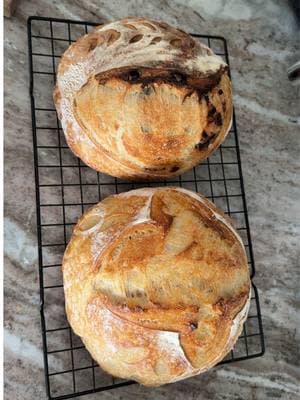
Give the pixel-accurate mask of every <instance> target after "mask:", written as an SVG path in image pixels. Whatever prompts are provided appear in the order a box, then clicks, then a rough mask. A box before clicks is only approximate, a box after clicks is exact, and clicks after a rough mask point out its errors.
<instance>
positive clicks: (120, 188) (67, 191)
mask: <svg viewBox="0 0 300 400" xmlns="http://www.w3.org/2000/svg"><path fill="white" fill-rule="evenodd" d="M95 25H96V24H93V23H89V22H79V21H70V20H62V19H54V18H44V17H30V18H29V19H28V43H29V67H30V97H31V111H32V129H33V144H34V166H35V180H36V203H37V228H38V250H39V277H40V298H41V322H42V335H43V350H44V362H45V378H46V389H47V394H48V396H49V398H51V399H68V398H72V397H76V396H79V395H83V394H88V393H93V392H98V391H103V390H110V389H113V388H117V387H120V386H124V385H129V384H132V383H133V382H131V381H124V380H121V379H115V378H113V377H111V376H110V375H107V374H106V373H105V372H103V371H102V370H101V369H100V368H99V367H98V366H97V365H96V364H95V362H94V361H93V360H92V359H91V357H90V356H89V354H88V352H87V351H86V350H85V347H84V345H83V344H82V342H81V340H80V338H79V337H77V336H76V335H75V334H74V333H73V332H72V330H71V328H70V327H69V325H68V322H67V319H66V315H65V310H64V296H63V287H62V275H61V260H62V255H63V252H64V249H65V247H66V244H67V242H68V240H69V238H70V235H71V232H72V228H73V226H74V225H75V223H76V221H77V219H78V217H79V216H80V215H81V214H82V213H83V212H84V211H85V209H86V208H88V207H90V206H91V205H92V204H95V203H97V202H98V201H100V200H101V199H103V198H104V197H106V196H107V195H110V194H114V193H120V192H124V191H127V190H130V189H133V188H137V187H143V186H162V185H166V186H167V185H178V186H182V187H185V188H187V189H190V190H194V191H196V192H198V191H199V192H201V193H202V194H204V195H205V196H206V197H208V198H210V199H211V200H212V201H213V202H214V203H216V205H217V206H219V207H220V208H222V209H223V210H224V211H225V212H226V213H227V214H228V215H230V216H231V218H232V219H233V220H234V222H235V226H236V228H237V230H238V231H239V233H240V235H241V237H242V239H243V241H244V244H245V247H246V251H247V255H248V262H249V267H250V270H251V278H253V276H254V273H255V269H254V260H253V252H252V245H251V238H250V231H249V223H248V216H247V208H246V202H245V193H244V185H243V178H242V171H241V161H240V152H239V145H238V139H237V130H236V123H235V118H234V120H233V127H232V130H231V131H230V133H229V135H228V137H227V139H226V141H225V142H224V143H223V145H222V146H221V147H220V148H219V149H218V150H217V151H216V152H215V153H214V154H213V155H212V156H211V157H210V158H209V159H207V160H206V161H205V162H203V163H202V164H201V165H199V166H198V167H196V168H194V169H193V170H191V171H189V172H187V173H185V174H183V175H182V176H180V177H178V178H172V179H169V180H165V181H163V182H161V181H159V182H151V183H149V182H144V183H143V182H141V183H132V182H127V181H122V180H119V179H116V178H112V177H110V176H107V175H104V174H100V173H97V172H95V171H93V170H91V169H90V168H89V167H87V166H86V165H85V164H84V163H82V162H81V161H80V160H79V159H77V158H76V157H75V156H74V155H73V154H72V153H71V152H70V150H69V148H68V146H67V144H66V142H65V139H64V135H63V132H62V129H61V126H60V123H59V120H58V118H57V115H56V112H55V109H54V106H53V101H52V89H53V85H54V82H55V74H56V68H57V64H58V61H59V58H60V56H61V55H62V53H63V52H64V50H65V49H66V48H67V47H68V46H69V45H70V43H72V42H74V41H76V39H78V38H79V37H80V36H82V35H83V34H85V33H87V32H89V31H90V30H92V29H93V27H94V26H95ZM193 36H194V37H196V38H201V41H202V42H204V43H206V44H207V45H208V46H209V47H211V48H212V49H213V50H214V51H215V53H217V54H219V55H221V56H222V57H224V58H225V60H226V62H227V63H228V64H229V60H228V51H227V45H226V41H225V40H224V39H223V38H221V37H217V36H208V35H197V34H195V35H193ZM252 286H253V290H252V297H251V307H250V312H249V316H248V319H247V321H246V323H245V325H244V330H243V333H242V335H241V336H240V338H239V340H238V342H237V344H236V345H235V347H234V349H233V350H232V351H231V352H230V353H229V354H228V356H227V357H226V358H225V359H224V360H223V361H222V362H221V364H223V363H229V362H233V361H237V360H244V359H248V358H253V357H259V356H261V355H262V354H263V353H264V338H263V330H262V322H261V314H260V307H259V300H258V294H257V290H256V287H255V286H254V285H253V284H252Z"/></svg>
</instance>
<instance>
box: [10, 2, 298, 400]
mask: <svg viewBox="0 0 300 400" xmlns="http://www.w3.org/2000/svg"><path fill="white" fill-rule="evenodd" d="M30 15H40V16H51V17H58V18H69V19H76V20H78V19H82V20H90V21H95V22H100V23H101V22H105V21H110V20H114V19H118V18H120V17H122V16H127V15H143V16H145V17H150V18H154V19H161V20H164V21H166V22H168V23H170V24H173V25H175V26H178V27H180V28H182V29H184V30H187V31H194V32H202V33H207V34H215V35H222V36H224V37H225V38H226V39H227V40H228V45H229V52H230V55H231V58H230V61H231V72H232V79H233V83H234V103H235V107H236V115H237V124H238V129H239V135H240V147H241V155H242V162H243V171H244V181H245V190H246V195H247V201H248V210H249V218H250V225H251V232H252V240H253V247H254V253H255V260H256V276H255V282H256V285H257V286H258V289H259V294H260V300H261V307H262V313H263V324H264V331H265V341H266V353H265V355H264V356H263V357H261V358H257V359H253V360H247V361H242V362H237V363H234V364H230V365H227V366H220V367H218V368H215V369H213V370H211V371H210V372H207V373H205V374H203V375H201V376H199V377H196V378H193V379H190V380H188V381H186V382H180V383H176V384H172V385H168V386H166V387H162V388H157V389H151V390H150V389H145V388H142V387H139V386H138V385H133V386H129V387H126V388H123V389H118V390H114V391H110V392H103V393H101V394H99V393H98V394H95V395H90V396H88V397H86V399H96V398H97V399H98V398H99V399H100V398H101V399H112V398H114V399H120V400H121V399H135V398H139V399H153V398H155V399H157V400H159V399H176V400H179V399H214V400H227V399H228V400H239V399H246V400H248V399H249V400H250V399H253V400H254V399H255V400H265V399H272V400H274V399H285V400H294V399H300V388H299V380H300V370H299V353H298V354H297V349H298V350H299V326H300V315H299V279H300V277H299V271H300V265H299V260H300V255H299V233H300V229H299V218H300V203H299V198H300V188H299V186H300V182H299V168H300V163H299V154H300V148H299V147H300V120H299V88H297V87H293V86H291V84H290V83H289V82H288V80H287V75H286V70H287V68H288V67H289V66H290V65H291V64H293V63H294V62H296V61H298V60H299V59H300V54H299V23H297V21H296V18H295V15H294V13H293V10H292V9H291V6H290V5H289V3H288V2H287V1H285V0H266V1H263V2H262V1H259V0H250V1H246V0H236V1H224V0H218V1H211V0H202V1H197V0H185V1H184V0H177V1H175V0H148V1H142V0H136V1H134V0H128V1H117V0H106V1H100V0H97V1H96V0H87V1H80V0H74V1H71V0H66V1H60V0H52V1H50V0H31V1H29V0H20V2H19V6H18V8H17V11H16V13H15V15H14V17H13V18H11V19H5V23H4V26H5V31H4V35H5V36H4V42H5V53H4V56H5V114H4V115H5V193H4V194H5V249H4V251H5V273H4V291H5V308H4V312H5V314H4V318H5V325H4V340H5V354H4V356H5V396H6V398H7V399H14V400H19V399H22V400H27V399H28V400H32V399H39V400H42V399H46V392H45V383H44V372H43V354H42V342H41V328H40V315H39V288H38V267H37V248H36V215H35V195H34V170H33V153H32V132H31V115H30V100H29V93H28V82H29V73H28V54H27V32H26V20H27V17H28V16H30ZM297 46H298V48H297ZM297 51H298V54H297ZM297 174H298V176H297ZM297 236H298V237H297ZM82 398H83V397H82Z"/></svg>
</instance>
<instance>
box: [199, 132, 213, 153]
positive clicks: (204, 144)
mask: <svg viewBox="0 0 300 400" xmlns="http://www.w3.org/2000/svg"><path fill="white" fill-rule="evenodd" d="M216 136H217V134H216V133H212V134H210V135H209V134H208V133H207V132H206V131H203V133H202V140H201V142H199V143H197V144H196V146H195V148H196V149H197V150H203V149H207V147H208V146H209V144H210V143H211V142H212V141H213V139H214V138H215V137H216Z"/></svg>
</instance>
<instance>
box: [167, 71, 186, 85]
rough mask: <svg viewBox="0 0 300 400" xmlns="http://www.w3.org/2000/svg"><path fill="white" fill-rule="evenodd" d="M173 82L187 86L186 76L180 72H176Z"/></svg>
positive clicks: (172, 78) (172, 75) (172, 76)
mask: <svg viewBox="0 0 300 400" xmlns="http://www.w3.org/2000/svg"><path fill="white" fill-rule="evenodd" d="M170 80H171V82H175V83H179V84H181V85H184V84H186V76H185V75H183V74H181V73H180V72H174V73H173V74H171V77H170Z"/></svg>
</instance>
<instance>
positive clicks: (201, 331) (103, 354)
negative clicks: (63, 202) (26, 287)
mask: <svg viewBox="0 0 300 400" xmlns="http://www.w3.org/2000/svg"><path fill="white" fill-rule="evenodd" d="M63 279H64V291H65V300H66V312H67V316H68V320H69V322H70V324H71V326H72V328H73V330H74V331H75V333H76V334H78V335H79V336H80V337H81V338H82V340H83V342H84V344H85V346H86V347H87V349H88V351H89V352H90V354H91V355H92V357H93V358H94V359H95V360H96V361H97V362H98V363H99V365H100V366H101V367H102V368H103V369H104V370H106V371H107V372H109V373H110V374H112V375H115V376H118V377H122V378H128V379H134V380H136V381H138V382H140V383H142V384H144V385H148V386H158V385H162V384H165V383H169V382H174V381H177V380H180V379H184V378H186V377H189V376H193V375H196V374H199V373H202V372H204V371H206V370H207V369H209V368H211V367H212V366H214V365H215V364H216V363H218V362H219V361H221V360H222V359H223V358H224V356H225V355H226V354H227V353H228V352H229V351H230V350H231V349H232V347H233V345H234V343H235V342H236V340H237V338H238V336H239V334H240V333H241V330H242V326H243V322H244V321H245V318H246V316H247V312H248V308H249V303H250V300H249V295H250V279H249V270H248V265H247V257H246V253H245V250H244V246H243V244H242V242H241V239H240V237H239V236H238V234H237V232H236V231H235V230H234V228H233V227H232V225H231V223H230V222H229V221H228V220H227V218H226V217H225V216H224V215H223V214H222V213H221V212H220V211H219V210H218V209H217V208H216V207H215V206H214V205H213V204H212V203H211V202H209V201H208V200H206V199H204V198H202V197H201V196H199V195H197V194H195V193H193V192H190V191H187V190H185V189H182V188H175V187H167V188H166V187H165V188H147V189H139V190H134V191H130V192H127V193H122V194H119V195H114V196H110V197H107V198H106V199H105V200H103V201H102V202H100V203H99V204H98V205H96V206H94V207H93V208H91V209H90V210H88V211H87V212H86V213H85V214H84V215H83V216H82V217H81V219H80V220H79V222H78V224H77V225H76V227H75V229H74V233H73V236H72V238H71V240H70V243H69V245H68V247H67V249H66V252H65V255H64V260H63Z"/></svg>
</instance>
